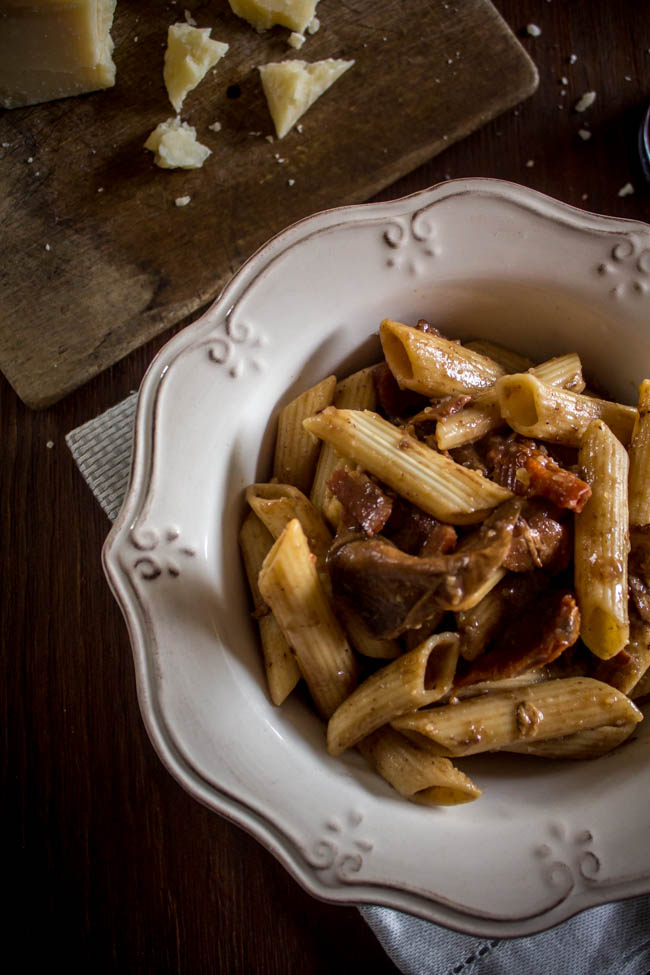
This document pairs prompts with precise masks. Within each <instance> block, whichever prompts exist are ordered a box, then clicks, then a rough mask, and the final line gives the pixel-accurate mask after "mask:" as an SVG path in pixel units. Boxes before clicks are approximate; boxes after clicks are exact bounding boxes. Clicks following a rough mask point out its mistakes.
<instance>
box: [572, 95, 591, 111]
mask: <svg viewBox="0 0 650 975" xmlns="http://www.w3.org/2000/svg"><path fill="white" fill-rule="evenodd" d="M595 101H596V92H595V91H586V92H585V93H584V95H582V97H581V98H579V99H578V101H577V102H576V103H575V105H574V106H573V109H574V111H576V112H585V111H586V110H587V109H588V108H591V106H592V105H593V103H594V102H595Z"/></svg>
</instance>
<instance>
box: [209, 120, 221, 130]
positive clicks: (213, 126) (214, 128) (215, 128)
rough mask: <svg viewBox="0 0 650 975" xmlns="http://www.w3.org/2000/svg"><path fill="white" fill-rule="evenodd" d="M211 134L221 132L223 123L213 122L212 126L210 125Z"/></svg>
mask: <svg viewBox="0 0 650 975" xmlns="http://www.w3.org/2000/svg"><path fill="white" fill-rule="evenodd" d="M208 128H209V129H210V131H211V132H221V122H213V123H212V125H208Z"/></svg>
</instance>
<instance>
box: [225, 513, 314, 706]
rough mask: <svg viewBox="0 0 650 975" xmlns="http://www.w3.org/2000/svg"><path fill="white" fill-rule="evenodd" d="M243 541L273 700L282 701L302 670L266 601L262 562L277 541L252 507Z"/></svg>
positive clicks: (292, 687) (241, 538)
mask: <svg viewBox="0 0 650 975" xmlns="http://www.w3.org/2000/svg"><path fill="white" fill-rule="evenodd" d="M239 545H240V548H241V553H242V557H243V560H244V568H245V570H246V576H247V578H248V584H249V586H250V590H251V594H252V596H253V605H254V607H255V616H256V617H257V622H258V625H259V629H260V639H261V642H262V653H263V655H264V668H265V671H266V682H267V684H268V688H269V694H270V696H271V700H272V701H273V703H274V704H278V705H279V704H282V702H283V701H284V700H285V699H286V698H287V697H288V696H289V694H291V691H292V690H293V689H294V687H295V686H296V684H297V683H298V681H299V680H300V671H299V670H298V664H297V663H296V659H295V657H294V656H293V654H292V653H291V648H290V647H289V644H288V643H287V641H286V639H285V637H284V634H283V633H282V630H281V629H280V627H279V625H278V621H277V620H276V618H275V616H274V615H273V613H272V612H271V610H270V609H269V607H268V606H267V605H266V603H265V602H264V599H263V598H262V594H261V592H260V590H259V586H258V584H257V577H258V575H259V572H260V569H261V568H262V563H263V562H264V559H265V558H266V556H267V554H268V553H269V551H270V549H271V547H272V545H273V536H272V535H271V534H270V532H269V531H268V530H267V529H266V528H265V527H264V525H263V524H262V522H261V521H260V520H259V518H258V517H257V515H255V514H253V512H252V511H251V512H250V513H249V515H248V516H247V518H246V520H245V521H244V524H243V525H242V527H241V530H240V533H239Z"/></svg>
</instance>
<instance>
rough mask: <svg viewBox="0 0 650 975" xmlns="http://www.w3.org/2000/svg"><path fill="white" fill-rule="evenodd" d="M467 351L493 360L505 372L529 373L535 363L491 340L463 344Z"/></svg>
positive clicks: (474, 340)
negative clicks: (469, 350)
mask: <svg viewBox="0 0 650 975" xmlns="http://www.w3.org/2000/svg"><path fill="white" fill-rule="evenodd" d="M463 345H464V346H465V348H466V349H471V351H472V352H478V353H479V355H484V356H485V357H486V358H487V359H493V360H494V361H495V362H496V363H497V364H498V365H500V366H501V368H502V369H503V371H504V372H527V370H528V369H530V367H531V366H534V365H535V363H534V362H533V360H532V359H529V358H528V357H527V356H525V355H520V353H519V352H515V351H514V350H513V349H509V348H508V347H507V346H506V345H499V343H498V342H490V341H489V339H471V340H470V341H469V342H463Z"/></svg>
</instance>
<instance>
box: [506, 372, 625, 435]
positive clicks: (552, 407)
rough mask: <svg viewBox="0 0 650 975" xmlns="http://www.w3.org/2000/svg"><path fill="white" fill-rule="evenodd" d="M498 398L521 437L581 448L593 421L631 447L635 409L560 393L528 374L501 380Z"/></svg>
mask: <svg viewBox="0 0 650 975" xmlns="http://www.w3.org/2000/svg"><path fill="white" fill-rule="evenodd" d="M497 394H498V397H499V406H500V409H501V416H502V417H503V418H504V419H505V420H507V422H508V423H509V424H510V426H511V427H512V428H513V430H516V431H517V433H521V434H522V435H523V436H524V437H539V438H540V439H541V440H548V441H550V442H552V443H561V444H565V445H567V446H569V447H579V446H580V442H581V440H582V437H583V434H584V433H585V431H586V429H587V427H588V426H589V424H590V423H591V421H592V420H598V419H602V420H604V421H605V423H606V424H607V425H608V426H609V427H610V429H611V430H612V433H614V435H615V436H616V437H618V439H619V440H620V441H621V443H624V444H627V443H629V441H630V438H631V436H632V430H633V428H634V422H635V419H636V417H637V415H638V414H637V411H636V409H635V408H634V407H633V406H623V405H622V404H621V403H610V402H609V400H603V399H597V398H596V397H592V396H584V395H583V394H582V393H574V392H572V391H571V390H565V389H559V388H558V387H557V386H551V385H550V384H549V383H545V382H542V381H541V380H540V379H537V378H536V377H535V376H533V375H531V373H528V372H524V373H515V374H514V375H512V376H504V377H503V378H502V379H499V380H498V381H497Z"/></svg>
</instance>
